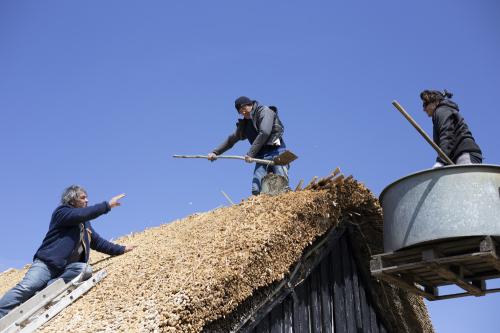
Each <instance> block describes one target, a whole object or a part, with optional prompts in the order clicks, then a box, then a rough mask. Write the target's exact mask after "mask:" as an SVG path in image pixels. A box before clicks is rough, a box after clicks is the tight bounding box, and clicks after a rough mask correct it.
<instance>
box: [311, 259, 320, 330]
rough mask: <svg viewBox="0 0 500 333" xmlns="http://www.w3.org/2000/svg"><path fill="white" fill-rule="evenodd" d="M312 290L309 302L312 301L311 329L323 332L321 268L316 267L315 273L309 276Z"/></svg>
mask: <svg viewBox="0 0 500 333" xmlns="http://www.w3.org/2000/svg"><path fill="white" fill-rule="evenodd" d="M309 280H310V289H309V301H310V317H311V328H312V331H313V332H321V326H322V325H321V306H322V303H321V301H320V297H321V290H320V287H321V282H320V274H319V267H316V268H315V269H314V271H313V272H312V273H311V275H309Z"/></svg>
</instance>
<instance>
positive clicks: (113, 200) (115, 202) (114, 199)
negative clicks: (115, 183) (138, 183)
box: [109, 193, 125, 208]
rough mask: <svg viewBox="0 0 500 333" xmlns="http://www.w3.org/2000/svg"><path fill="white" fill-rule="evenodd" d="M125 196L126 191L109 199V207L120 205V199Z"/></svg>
mask: <svg viewBox="0 0 500 333" xmlns="http://www.w3.org/2000/svg"><path fill="white" fill-rule="evenodd" d="M124 196H125V193H122V194H120V195H117V196H115V197H112V198H111V200H109V207H111V208H115V207H116V206H120V205H121V203H120V202H119V201H118V200H120V199H121V198H123V197H124Z"/></svg>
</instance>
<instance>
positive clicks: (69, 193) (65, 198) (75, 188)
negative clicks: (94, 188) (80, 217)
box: [61, 185, 87, 206]
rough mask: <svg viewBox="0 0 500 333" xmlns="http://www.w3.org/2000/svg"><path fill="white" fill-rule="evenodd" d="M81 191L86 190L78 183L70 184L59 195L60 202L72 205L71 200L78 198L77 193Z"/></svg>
mask: <svg viewBox="0 0 500 333" xmlns="http://www.w3.org/2000/svg"><path fill="white" fill-rule="evenodd" d="M80 192H83V193H85V194H87V191H86V190H85V189H84V188H83V187H81V186H79V185H71V186H69V187H68V188H66V189H65V190H64V192H63V194H62V195H61V204H63V205H71V206H72V205H73V202H74V200H75V199H76V198H78V193H80Z"/></svg>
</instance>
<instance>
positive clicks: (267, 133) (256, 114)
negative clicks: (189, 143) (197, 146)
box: [208, 96, 289, 195]
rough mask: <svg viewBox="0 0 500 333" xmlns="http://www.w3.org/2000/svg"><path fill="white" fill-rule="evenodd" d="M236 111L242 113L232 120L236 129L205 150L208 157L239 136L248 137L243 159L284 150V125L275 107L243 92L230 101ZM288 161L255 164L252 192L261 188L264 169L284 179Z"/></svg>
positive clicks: (270, 155) (265, 156)
mask: <svg viewBox="0 0 500 333" xmlns="http://www.w3.org/2000/svg"><path fill="white" fill-rule="evenodd" d="M234 107H235V108H236V111H237V112H238V113H239V114H240V115H241V116H243V119H240V120H239V121H238V123H237V124H236V130H235V132H234V133H233V134H231V135H229V137H228V138H227V139H226V140H225V141H224V142H223V143H222V144H221V145H220V146H219V147H217V148H216V149H214V150H213V151H212V152H211V153H210V154H208V159H209V160H210V161H215V160H216V159H217V156H218V155H220V154H222V153H224V152H225V151H227V150H229V149H230V148H232V147H233V146H234V144H235V143H236V142H238V141H240V140H245V139H248V141H249V142H250V144H251V147H250V149H249V151H248V153H247V154H246V156H245V161H247V162H249V163H251V162H252V158H257V159H264V160H272V159H273V158H275V157H277V156H278V155H280V154H281V153H283V152H284V151H285V147H286V145H285V142H284V141H283V132H284V126H283V124H282V123H281V121H280V119H279V117H278V113H277V109H276V108H272V107H267V106H264V105H261V104H259V103H258V102H257V101H255V100H251V99H250V98H248V97H246V96H241V97H238V98H237V99H236V100H235V101H234ZM288 168H289V166H288V165H265V164H262V163H257V164H256V165H255V169H254V173H253V179H252V194H253V195H257V194H259V193H260V191H261V189H262V178H264V176H265V175H266V174H267V173H268V172H273V173H274V174H277V175H280V176H283V177H285V178H286V180H287V181H288Z"/></svg>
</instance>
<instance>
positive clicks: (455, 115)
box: [420, 90, 483, 168]
mask: <svg viewBox="0 0 500 333" xmlns="http://www.w3.org/2000/svg"><path fill="white" fill-rule="evenodd" d="M452 96H453V94H452V93H450V92H449V91H447V90H444V92H440V91H437V90H424V91H422V92H421V93H420V98H421V99H422V102H423V108H424V112H425V113H427V115H428V116H429V117H432V124H433V139H434V142H435V143H436V144H437V145H438V146H439V148H441V149H442V150H443V152H444V153H445V154H446V155H447V156H448V157H449V158H450V159H451V160H452V161H453V163H455V164H480V163H482V162H483V155H482V152H481V149H480V148H479V146H478V145H477V143H476V141H475V140H474V137H473V136H472V133H471V131H470V130H469V127H468V126H467V124H466V123H465V120H464V118H463V117H462V115H461V114H460V113H459V112H458V105H457V104H456V103H455V102H453V101H452V100H451V99H450V98H451V97H452ZM445 164H446V162H445V161H443V160H442V159H441V157H439V156H438V157H437V159H436V164H434V166H433V167H434V168H436V167H441V166H443V165H445Z"/></svg>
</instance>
